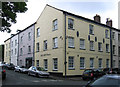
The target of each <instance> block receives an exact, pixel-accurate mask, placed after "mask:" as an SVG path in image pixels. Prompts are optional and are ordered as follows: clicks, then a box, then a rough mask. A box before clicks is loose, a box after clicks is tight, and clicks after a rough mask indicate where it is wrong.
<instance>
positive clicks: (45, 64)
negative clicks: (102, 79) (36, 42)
mask: <svg viewBox="0 0 120 87" xmlns="http://www.w3.org/2000/svg"><path fill="white" fill-rule="evenodd" d="M44 68H45V70H47V69H48V61H47V59H44Z"/></svg>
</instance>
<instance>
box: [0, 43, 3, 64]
mask: <svg viewBox="0 0 120 87" xmlns="http://www.w3.org/2000/svg"><path fill="white" fill-rule="evenodd" d="M3 61H4V45H0V62H3Z"/></svg>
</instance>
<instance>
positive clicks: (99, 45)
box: [98, 42, 102, 51]
mask: <svg viewBox="0 0 120 87" xmlns="http://www.w3.org/2000/svg"><path fill="white" fill-rule="evenodd" d="M98 51H102V43H100V42H99V43H98Z"/></svg>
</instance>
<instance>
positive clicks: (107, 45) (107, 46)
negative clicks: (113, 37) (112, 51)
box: [106, 44, 109, 52]
mask: <svg viewBox="0 0 120 87" xmlns="http://www.w3.org/2000/svg"><path fill="white" fill-rule="evenodd" d="M106 52H109V44H106Z"/></svg>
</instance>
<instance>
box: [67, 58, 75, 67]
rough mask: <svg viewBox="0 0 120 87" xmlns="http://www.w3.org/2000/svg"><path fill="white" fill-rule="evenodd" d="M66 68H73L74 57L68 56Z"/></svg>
mask: <svg viewBox="0 0 120 87" xmlns="http://www.w3.org/2000/svg"><path fill="white" fill-rule="evenodd" d="M68 69H74V57H73V56H69V58H68Z"/></svg>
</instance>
